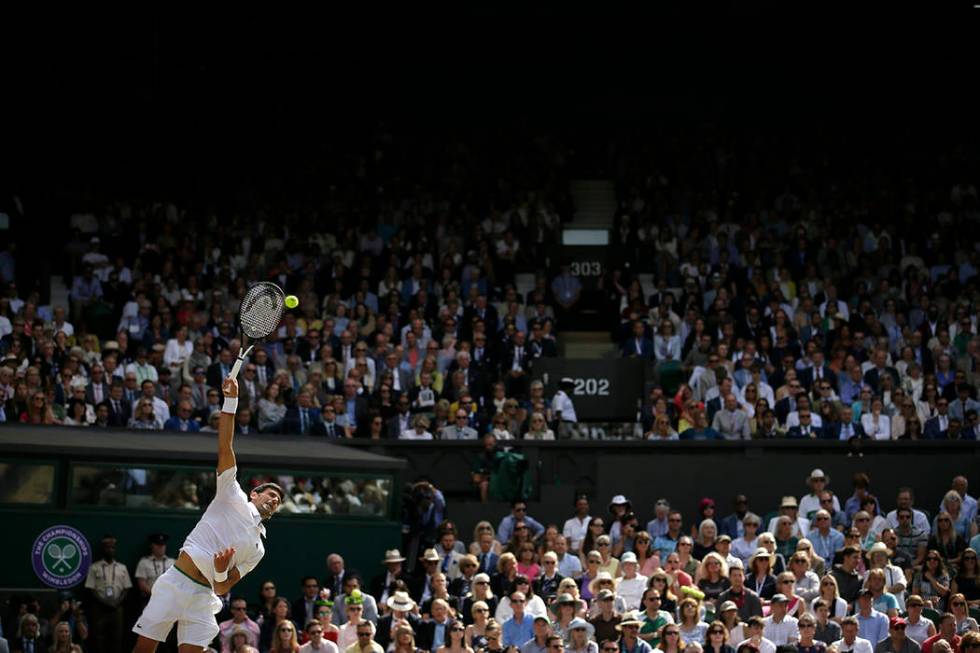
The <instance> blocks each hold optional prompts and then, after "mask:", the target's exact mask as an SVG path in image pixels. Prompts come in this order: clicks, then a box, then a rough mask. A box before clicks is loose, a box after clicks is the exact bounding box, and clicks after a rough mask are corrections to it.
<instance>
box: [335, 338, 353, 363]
mask: <svg viewBox="0 0 980 653" xmlns="http://www.w3.org/2000/svg"><path fill="white" fill-rule="evenodd" d="M333 357H334V359H336V360H337V361H339V362H340V363H341V365H343V368H344V369H347V362H348V361H349V360H351V359H353V358H354V334H353V333H351V332H350V330H348V329H344V331H342V332H341V333H340V344H339V345H337V346H336V347H334V348H333Z"/></svg>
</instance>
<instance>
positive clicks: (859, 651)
mask: <svg viewBox="0 0 980 653" xmlns="http://www.w3.org/2000/svg"><path fill="white" fill-rule="evenodd" d="M840 628H841V634H842V637H841V638H840V639H839V640H837V641H836V642H834V643H833V644H831V646H833V647H834V649H836V650H837V651H838V652H839V653H851V652H852V651H853V653H874V647H873V646H872V645H871V642H869V641H868V640H866V639H862V638H860V637H858V620H857V617H855V616H850V617H844V619H843V620H842V621H841V624H840Z"/></svg>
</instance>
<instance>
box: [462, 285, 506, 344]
mask: <svg viewBox="0 0 980 653" xmlns="http://www.w3.org/2000/svg"><path fill="white" fill-rule="evenodd" d="M477 318H479V319H480V320H481V321H482V322H483V323H484V324H485V325H486V328H487V330H489V331H490V332H492V333H495V332H496V331H497V325H498V324H499V321H498V317H497V309H496V308H494V307H493V304H490V303H489V302H488V301H487V296H486V295H483V294H481V295H477V297H476V299H475V300H474V301H473V304H472V305H470V306H468V307H467V308H466V309H464V310H463V325H462V326H463V328H464V333H463V334H461V335H463V336H464V339H465V336H466V335H468V334H467V333H465V331H466V330H468V329H471V328H472V325H473V321H474V320H476V319H477ZM474 333H475V332H474Z"/></svg>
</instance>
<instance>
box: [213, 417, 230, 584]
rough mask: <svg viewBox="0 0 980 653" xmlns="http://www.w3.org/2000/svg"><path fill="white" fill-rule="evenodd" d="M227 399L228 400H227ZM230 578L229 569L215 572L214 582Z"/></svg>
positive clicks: (221, 581)
mask: <svg viewBox="0 0 980 653" xmlns="http://www.w3.org/2000/svg"><path fill="white" fill-rule="evenodd" d="M226 401H227V400H226ZM226 580H228V570H227V569H225V570H224V571H216V572H214V582H216V583H223V582H225V581H226Z"/></svg>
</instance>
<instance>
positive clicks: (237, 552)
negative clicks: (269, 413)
mask: <svg viewBox="0 0 980 653" xmlns="http://www.w3.org/2000/svg"><path fill="white" fill-rule="evenodd" d="M222 391H223V392H224V395H225V403H224V406H223V407H222V409H221V417H220V418H219V424H218V468H217V475H218V479H217V484H216V487H215V495H214V499H213V500H212V501H211V504H210V505H209V506H208V508H207V510H206V511H205V512H204V515H203V516H202V517H201V519H200V521H198V523H197V525H196V526H195V527H194V530H192V531H191V532H190V534H189V535H188V536H187V539H186V540H184V546H183V547H182V548H181V550H180V555H179V556H178V558H177V562H176V563H174V566H173V567H171V568H170V569H168V570H167V571H166V572H165V573H164V574H163V575H162V576H160V578H158V579H157V580H156V582H155V583H154V586H153V594H152V595H151V596H150V602H149V603H148V604H147V606H146V609H145V610H143V614H142V615H140V617H139V619H137V621H136V625H135V626H133V632H134V633H136V634H137V635H139V637H138V639H137V642H136V647H135V648H134V649H133V651H134V653H154V651H156V648H157V644H158V643H159V642H163V641H166V639H167V635H168V634H169V633H170V630H171V629H172V628H173V626H174V624H175V623H176V624H177V643H178V644H179V645H180V646H181V648H184V646H185V645H186V646H188V647H191V648H197V649H198V650H200V649H204V648H207V647H208V645H209V644H210V642H211V640H213V639H214V638H215V636H216V635H217V634H218V631H219V629H218V624H217V622H216V621H215V618H214V615H215V614H216V613H217V612H218V611H219V610H220V609H221V599H219V598H218V595H222V594H227V593H228V592H229V591H230V590H231V588H232V587H234V586H235V585H236V584H237V583H238V581H240V580H241V579H242V577H243V576H244V575H245V574H247V573H249V572H250V571H252V570H253V569H255V567H256V566H257V565H258V564H259V562H260V561H261V560H262V557H263V556H264V555H265V547H264V546H263V544H262V538H263V537H264V536H265V526H263V525H262V522H263V521H266V520H268V519H270V518H271V517H272V515H274V514H275V512H276V510H278V508H279V505H280V504H281V503H282V500H283V497H284V496H285V493H284V492H283V490H282V488H281V487H279V486H278V485H276V484H275V483H263V484H261V485H258V486H257V487H255V489H253V490H252V491H251V492H250V493H249V494H248V495H246V494H245V492H243V491H242V488H241V486H239V485H238V480H237V479H236V474H237V472H238V463H237V461H236V460H235V450H234V447H233V443H234V437H235V412H236V411H237V409H238V382H237V381H235V379H233V378H230V377H229V378H226V379H225V381H224V385H223V386H222Z"/></svg>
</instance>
